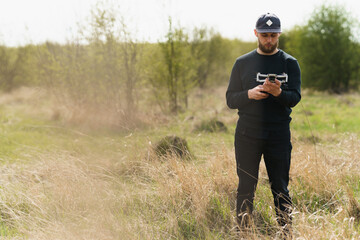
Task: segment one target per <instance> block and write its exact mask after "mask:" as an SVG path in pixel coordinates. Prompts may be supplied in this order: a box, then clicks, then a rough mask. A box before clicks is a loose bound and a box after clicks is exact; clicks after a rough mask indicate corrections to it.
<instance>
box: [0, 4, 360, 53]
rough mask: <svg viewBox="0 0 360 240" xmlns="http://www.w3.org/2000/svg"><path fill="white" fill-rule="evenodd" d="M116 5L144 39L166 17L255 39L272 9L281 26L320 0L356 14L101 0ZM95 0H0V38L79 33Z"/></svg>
mask: <svg viewBox="0 0 360 240" xmlns="http://www.w3.org/2000/svg"><path fill="white" fill-rule="evenodd" d="M105 1H108V2H112V3H114V4H115V5H118V6H119V7H120V11H121V15H123V16H124V18H125V23H126V24H127V25H128V27H129V28H130V29H131V31H132V32H133V33H134V34H136V36H137V38H139V39H140V40H143V41H155V42H156V41H157V40H160V39H161V38H162V37H163V36H164V35H165V33H166V31H167V28H168V20H167V19H168V17H169V16H171V17H172V19H173V22H174V23H175V25H180V26H182V27H185V28H187V29H192V28H193V27H201V26H207V27H213V28H214V29H215V30H216V31H218V32H220V34H221V35H222V36H224V37H229V38H239V39H243V40H247V41H254V40H255V38H254V36H253V29H254V25H255V22H256V20H257V18H258V16H259V15H260V14H262V13H266V12H273V13H275V14H276V15H278V16H279V18H280V19H281V21H282V26H283V29H285V30H286V29H291V28H292V27H293V26H294V25H296V24H299V25H301V24H304V23H305V22H306V20H307V19H308V18H309V16H310V14H311V13H312V11H313V10H314V9H315V7H318V6H320V5H321V4H323V3H328V4H338V5H342V6H344V7H345V9H346V10H348V11H349V12H350V13H351V14H352V15H353V16H354V17H356V18H357V19H360V1H357V0H326V1H322V0H321V1H320V0H319V1H316V0H298V1H292V0H105ZM97 2H98V0H0V3H1V7H0V43H2V44H5V45H7V46H17V45H24V44H27V43H35V44H36V43H41V42H44V41H47V40H49V41H55V42H59V43H64V42H66V40H71V39H72V38H73V37H74V36H76V35H77V31H78V23H80V24H82V25H84V24H86V23H87V21H88V20H87V19H88V18H89V15H90V11H91V9H93V8H94V6H95V4H96V3H97Z"/></svg>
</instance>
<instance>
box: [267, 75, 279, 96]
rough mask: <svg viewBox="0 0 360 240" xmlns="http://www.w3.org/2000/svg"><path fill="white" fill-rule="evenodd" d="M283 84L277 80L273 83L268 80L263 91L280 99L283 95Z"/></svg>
mask: <svg viewBox="0 0 360 240" xmlns="http://www.w3.org/2000/svg"><path fill="white" fill-rule="evenodd" d="M280 86H281V82H280V81H279V80H277V79H275V82H274V83H272V82H270V81H269V79H268V78H267V79H266V80H265V82H264V84H263V87H264V88H263V91H265V92H267V93H270V94H271V95H273V96H274V97H278V96H280V94H281V91H282V90H281V88H280Z"/></svg>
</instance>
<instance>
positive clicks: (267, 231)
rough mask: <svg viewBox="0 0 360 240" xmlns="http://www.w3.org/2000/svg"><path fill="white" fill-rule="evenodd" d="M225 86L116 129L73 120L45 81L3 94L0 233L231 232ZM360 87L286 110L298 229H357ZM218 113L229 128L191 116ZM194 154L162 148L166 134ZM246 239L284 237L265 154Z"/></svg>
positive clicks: (233, 235) (309, 96) (232, 121)
mask: <svg viewBox="0 0 360 240" xmlns="http://www.w3.org/2000/svg"><path fill="white" fill-rule="evenodd" d="M225 91H226V86H220V87H216V88H215V87H213V88H209V89H206V90H196V91H194V92H193V93H192V94H191V96H190V98H189V108H188V109H186V110H183V111H181V112H180V113H179V114H177V115H168V114H161V113H156V114H155V113H152V114H149V115H145V114H144V115H143V116H142V123H143V124H141V125H139V126H137V127H132V128H129V129H126V130H124V129H123V128H121V129H116V128H111V127H107V126H106V125H101V123H99V124H98V125H97V126H95V125H94V124H92V125H87V124H86V122H85V123H79V122H72V121H71V118H70V117H68V116H67V115H66V114H65V113H64V112H61V114H60V113H59V108H60V107H59V106H58V105H57V102H56V101H55V99H53V98H52V97H51V95H50V94H49V93H48V92H47V91H45V90H43V89H41V88H25V87H24V88H20V89H18V90H16V91H13V92H12V93H8V94H2V95H1V97H0V129H1V136H0V160H1V164H0V171H1V174H0V183H1V184H0V235H1V239H239V235H238V233H237V231H236V229H235V226H236V224H235V219H234V215H235V199H236V187H237V176H236V171H235V159H234V147H233V134H234V130H235V125H236V121H237V113H236V111H234V110H230V109H228V108H227V106H226V104H225ZM359 107H360V94H358V93H349V94H344V95H330V94H326V93H319V92H311V91H304V93H303V99H302V101H301V103H300V104H299V105H297V106H296V107H295V108H294V110H293V113H292V117H293V121H292V123H291V128H292V143H293V152H292V165H291V181H290V186H289V187H290V191H291V195H292V197H293V201H294V207H295V209H294V212H293V218H294V224H293V231H294V239H358V238H360V227H359V226H360V225H359V223H360V222H359V221H360V204H359V200H360V173H359V172H360V171H359V170H360V162H359V160H360V153H359V147H358V146H359V144H360V139H359V132H360V130H359V129H360V113H359V111H358V109H359ZM214 119H216V120H219V121H221V122H223V123H224V124H225V126H226V127H227V130H226V131H208V130H206V128H200V127H199V126H204V125H206V123H207V122H209V121H210V120H214ZM169 135H176V136H179V137H182V138H184V139H186V141H187V143H188V146H189V149H190V152H191V156H190V158H188V159H181V158H180V157H178V156H176V155H171V154H170V155H165V156H162V157H159V156H157V155H156V154H155V152H154V146H155V145H156V143H157V142H158V141H160V140H161V139H162V138H163V137H165V136H169ZM254 216H255V217H254V223H253V225H252V229H251V231H249V232H248V233H247V234H246V235H243V236H240V237H243V238H244V239H281V237H282V236H281V231H280V229H279V227H278V226H277V224H276V220H275V212H274V207H273V201H272V195H271V192H270V188H269V184H268V179H267V175H266V170H265V167H264V164H263V162H262V163H261V172H260V176H259V185H258V188H257V192H256V198H255V213H254Z"/></svg>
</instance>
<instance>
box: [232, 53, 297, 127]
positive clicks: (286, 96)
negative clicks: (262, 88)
mask: <svg viewBox="0 0 360 240" xmlns="http://www.w3.org/2000/svg"><path fill="white" fill-rule="evenodd" d="M257 73H261V74H269V73H275V74H283V73H286V74H287V75H288V82H287V83H285V84H282V85H281V89H282V92H281V94H280V96H278V97H274V96H272V95H269V97H268V98H266V99H263V100H253V99H249V98H248V90H249V89H252V88H254V87H256V86H257V85H260V84H262V83H260V82H257V81H256V75H257ZM300 85H301V76H300V67H299V64H298V62H297V60H296V59H295V58H294V57H292V56H291V55H289V54H287V53H285V52H284V51H282V50H279V51H278V52H277V53H275V54H273V55H261V54H259V53H257V51H256V50H254V51H251V52H249V53H247V54H245V55H243V56H241V57H239V58H237V59H236V62H235V64H234V66H233V69H232V72H231V76H230V81H229V86H228V89H227V91H226V102H227V105H228V106H229V108H231V109H238V114H239V121H238V127H239V126H240V127H245V128H252V129H259V130H260V129H261V130H264V131H280V130H288V129H289V123H290V121H291V117H290V113H291V108H292V107H294V106H295V105H296V104H297V103H298V102H299V101H300V99H301V93H300Z"/></svg>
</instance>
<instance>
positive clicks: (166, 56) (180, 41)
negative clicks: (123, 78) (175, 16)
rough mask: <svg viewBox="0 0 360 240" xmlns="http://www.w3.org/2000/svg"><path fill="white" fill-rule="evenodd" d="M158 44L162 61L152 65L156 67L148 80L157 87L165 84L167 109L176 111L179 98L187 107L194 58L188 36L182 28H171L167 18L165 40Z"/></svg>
mask: <svg viewBox="0 0 360 240" xmlns="http://www.w3.org/2000/svg"><path fill="white" fill-rule="evenodd" d="M159 46H160V49H161V53H162V62H160V64H155V65H154V66H156V67H155V71H154V72H153V74H152V76H150V82H151V83H152V85H153V86H154V87H155V88H158V89H163V86H166V90H167V93H168V103H169V104H168V106H169V110H170V111H171V112H173V113H177V112H178V111H179V109H180V106H181V104H180V100H182V102H183V103H184V105H185V107H187V105H188V96H189V91H190V89H191V88H193V87H194V86H195V84H196V82H194V81H193V76H194V75H195V74H196V73H195V69H194V64H195V63H194V58H193V57H192V56H191V52H190V44H189V37H188V35H187V34H186V33H185V31H184V30H183V29H182V28H177V29H173V27H172V20H171V18H169V31H168V33H167V35H166V41H165V42H160V43H159ZM157 94H159V93H158V92H157ZM160 94H161V93H160Z"/></svg>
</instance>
